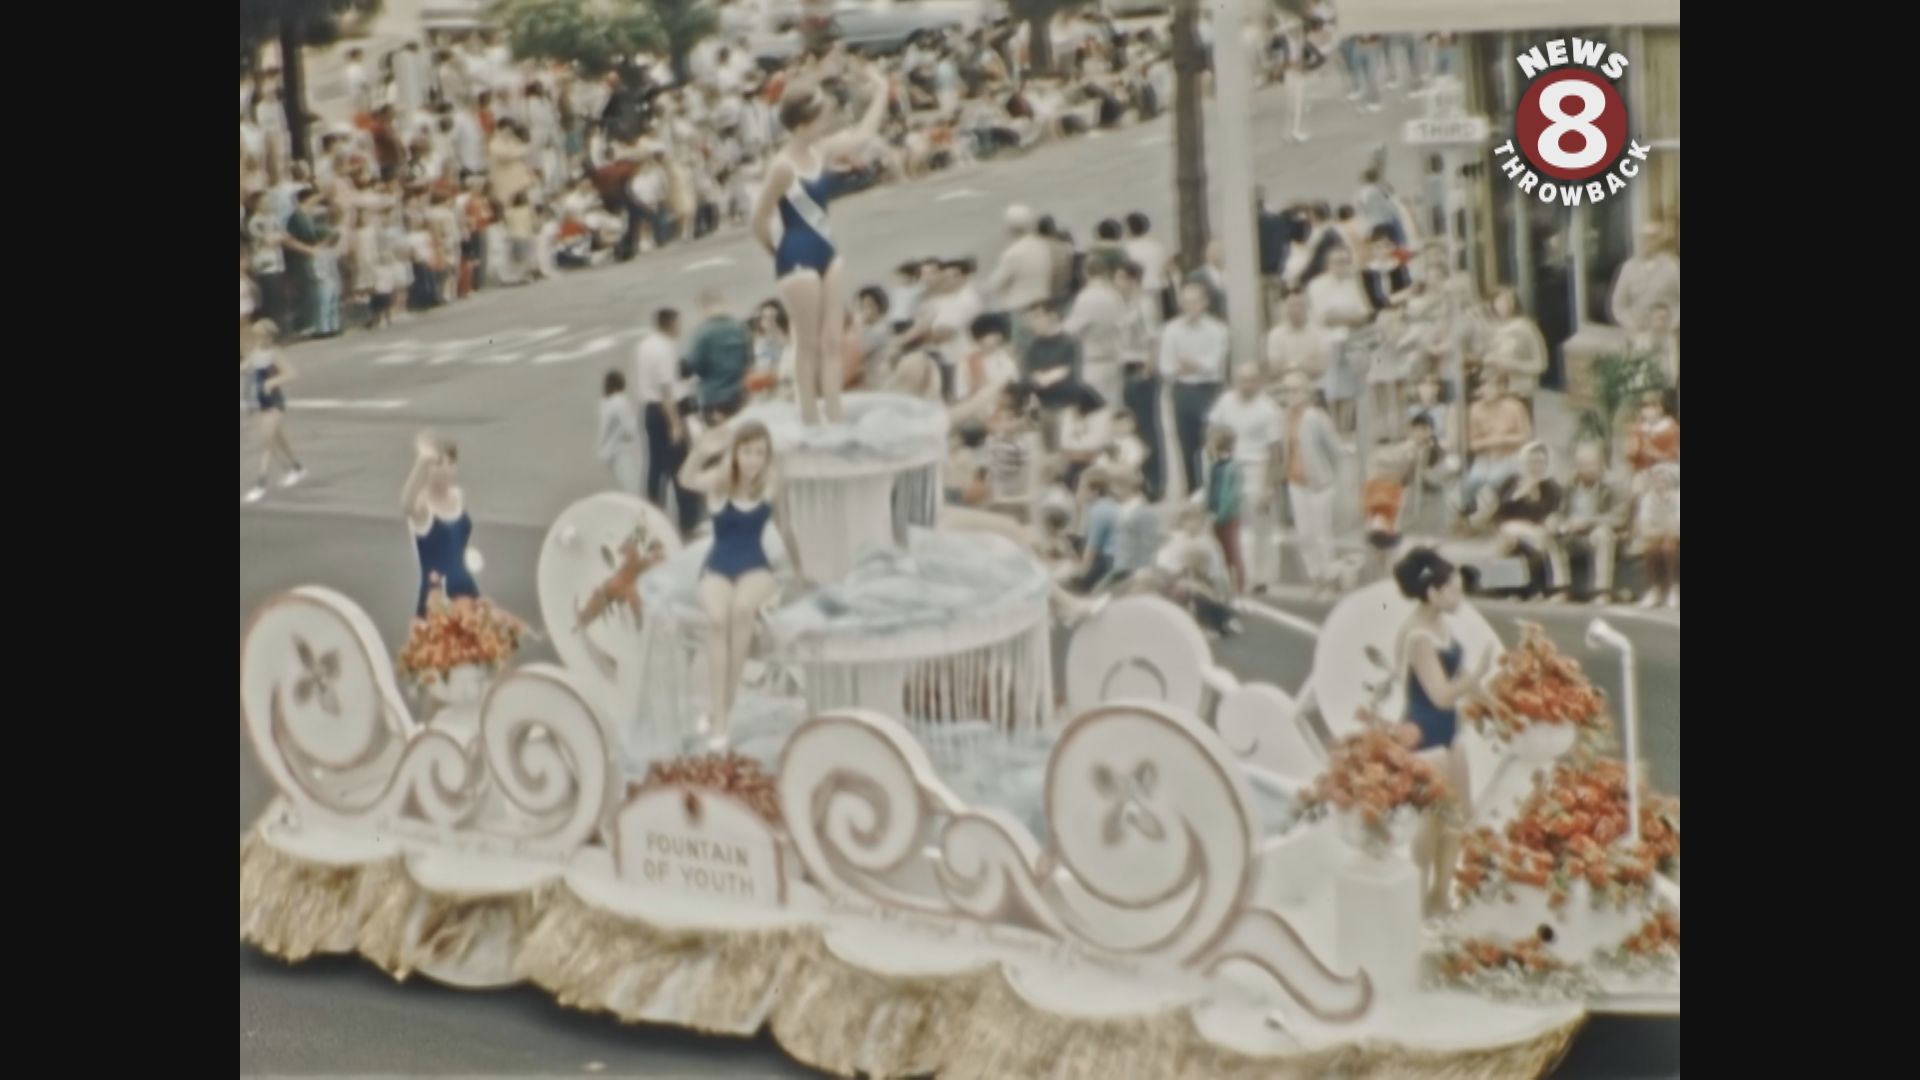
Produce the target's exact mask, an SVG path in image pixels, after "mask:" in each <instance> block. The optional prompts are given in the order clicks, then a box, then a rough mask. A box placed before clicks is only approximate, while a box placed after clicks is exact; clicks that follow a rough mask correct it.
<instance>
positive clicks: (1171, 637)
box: [1067, 596, 1213, 714]
mask: <svg viewBox="0 0 1920 1080" xmlns="http://www.w3.org/2000/svg"><path fill="white" fill-rule="evenodd" d="M1212 666H1213V655H1212V653H1211V652H1210V651H1209V650H1208V648H1207V638H1206V635H1205V634H1203V633H1201V632H1200V628H1199V627H1198V626H1196V625H1194V622H1193V619H1191V618H1190V617H1188V615H1187V613H1186V612H1184V611H1182V610H1180V608H1179V607H1177V606H1176V605H1174V604H1171V603H1169V602H1167V601H1166V600H1163V599H1161V598H1160V597H1157V596H1128V597H1123V598H1121V599H1119V600H1115V601H1114V602H1113V603H1112V604H1110V605H1108V606H1107V608H1106V610H1104V611H1102V612H1101V613H1100V614H1099V615H1098V616H1096V617H1095V618H1093V619H1092V620H1090V621H1088V622H1086V623H1084V624H1082V625H1081V627H1080V629H1079V630H1077V631H1076V632H1075V633H1074V635H1073V641H1072V642H1071V643H1070V644H1069V645H1068V646H1067V708H1068V709H1069V710H1071V711H1073V712H1079V711H1081V710H1083V709H1090V708H1092V707H1093V706H1095V705H1098V704H1100V703H1101V702H1103V701H1117V700H1120V699H1123V698H1124V699H1126V700H1129V701H1158V702H1164V703H1166V704H1168V705H1170V706H1173V707H1174V708H1176V709H1180V710H1183V711H1186V712H1190V713H1195V714H1198V713H1199V712H1200V710H1201V705H1202V703H1203V701H1204V699H1205V696H1206V687H1207V681H1206V673H1207V670H1208V669H1209V668H1211V667H1212Z"/></svg>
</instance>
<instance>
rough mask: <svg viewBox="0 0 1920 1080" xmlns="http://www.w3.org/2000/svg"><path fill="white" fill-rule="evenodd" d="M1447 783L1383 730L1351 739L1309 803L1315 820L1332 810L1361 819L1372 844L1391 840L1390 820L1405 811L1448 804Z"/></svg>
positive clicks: (1335, 754) (1318, 782)
mask: <svg viewBox="0 0 1920 1080" xmlns="http://www.w3.org/2000/svg"><path fill="white" fill-rule="evenodd" d="M1447 798H1448V792H1447V782H1446V781H1445V780H1444V779H1442V778H1441V776H1440V773H1439V771H1438V770H1436V769H1435V768H1434V767H1433V765H1432V764H1430V763H1428V762H1427V761H1424V760H1422V759H1421V758H1420V757H1419V756H1417V755H1416V754H1415V753H1414V752H1413V751H1411V750H1409V749H1407V747H1406V746H1405V745H1404V744H1403V743H1401V742H1400V741H1399V740H1398V739H1395V738H1394V737H1393V736H1392V735H1390V734H1388V733H1387V732H1386V730H1384V729H1383V728H1380V727H1369V728H1368V729H1367V730H1366V731H1363V732H1361V733H1360V734H1358V735H1354V736H1352V737H1350V738H1348V739H1347V740H1346V741H1345V742H1343V743H1341V744H1340V746H1339V747H1338V748H1337V749H1335V750H1334V752H1333V759H1332V761H1331V762H1330V763H1329V764H1328V766H1327V771H1326V772H1324V773H1322V774H1321V775H1320V778H1319V779H1318V780H1316V781H1314V785H1313V787H1312V789H1310V790H1309V791H1308V792H1307V794H1306V797H1305V799H1304V803H1305V809H1306V812H1307V814H1308V815H1309V816H1312V817H1319V816H1322V815H1324V814H1325V813H1326V812H1327V811H1328V810H1329V809H1332V810H1340V811H1346V812H1351V813H1354V814H1356V815H1358V817H1359V820H1360V823H1361V824H1362V825H1363V826H1364V827H1365V828H1366V830H1367V832H1368V834H1369V835H1370V837H1371V838H1373V839H1375V840H1379V841H1388V840H1390V839H1391V833H1390V831H1389V828H1388V823H1389V819H1391V818H1392V817H1393V816H1394V815H1395V814H1396V813H1398V812H1400V811H1402V810H1408V809H1411V810H1416V811H1418V810H1428V809H1431V808H1433V807H1436V806H1439V805H1441V804H1442V803H1444V802H1446V801H1447Z"/></svg>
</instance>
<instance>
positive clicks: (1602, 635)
mask: <svg viewBox="0 0 1920 1080" xmlns="http://www.w3.org/2000/svg"><path fill="white" fill-rule="evenodd" d="M1587 645H1588V646H1589V647H1594V648H1597V647H1599V646H1601V645H1607V646H1610V647H1612V649H1613V650H1614V651H1615V652H1618V653H1619V654H1620V670H1621V673H1622V674H1621V680H1622V682H1623V683H1624V684H1625V685H1624V686H1622V687H1621V693H1622V695H1623V696H1624V697H1625V698H1626V703H1625V706H1624V707H1623V708H1622V709H1621V712H1622V713H1624V714H1625V715H1624V716H1622V717H1621V721H1620V722H1621V724H1622V726H1624V727H1625V728H1626V729H1627V730H1626V741H1627V821H1628V832H1627V838H1628V839H1629V840H1631V841H1632V842H1633V843H1635V844H1638V843H1639V842H1640V688H1639V685H1638V678H1637V675H1636V673H1635V671H1634V662H1633V642H1632V641H1630V640H1628V638H1627V636H1626V635H1625V634H1622V633H1621V632H1620V631H1618V630H1615V629H1614V628H1613V627H1612V626H1610V625H1608V623H1607V621H1606V620H1605V619H1595V620H1593V621H1592V622H1590V623H1588V624H1587Z"/></svg>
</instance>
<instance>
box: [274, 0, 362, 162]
mask: <svg viewBox="0 0 1920 1080" xmlns="http://www.w3.org/2000/svg"><path fill="white" fill-rule="evenodd" d="M379 10H380V0H240V70H241V71H243V72H245V71H251V70H252V69H253V65H254V63H255V62H256V60H257V58H258V57H259V55H260V46H262V45H264V44H266V43H267V42H268V41H274V40H278V41H279V43H280V100H281V101H282V102H284V103H285V107H286V110H287V135H288V137H289V139H290V140H291V141H292V143H293V156H294V157H295V158H297V159H299V160H301V161H307V160H310V159H311V158H312V156H313V147H312V146H311V145H310V142H309V140H308V138H307V89H306V81H307V80H306V65H305V64H304V62H303V60H304V57H303V55H302V53H301V50H302V49H305V48H306V47H307V46H309V45H331V44H333V43H334V42H335V41H338V40H339V39H340V27H341V23H342V22H343V21H345V20H346V19H348V18H350V17H359V18H366V17H370V16H372V15H374V14H375V13H377V12H378V11H379Z"/></svg>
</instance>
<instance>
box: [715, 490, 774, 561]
mask: <svg viewBox="0 0 1920 1080" xmlns="http://www.w3.org/2000/svg"><path fill="white" fill-rule="evenodd" d="M772 516H773V504H771V503H765V502H762V503H757V504H755V505H754V506H752V507H750V508H748V509H746V510H742V509H740V508H739V507H737V506H735V505H733V500H732V499H728V500H727V502H726V504H725V505H724V506H722V507H720V510H719V512H718V513H716V514H714V515H713V549H712V550H711V551H709V552H708V553H707V569H708V570H709V571H711V572H712V573H715V574H718V575H720V576H721V577H723V578H726V579H727V580H728V581H739V580H740V579H741V578H743V577H745V576H746V575H748V574H750V573H752V572H753V571H755V570H767V569H771V568H772V566H773V563H771V562H769V561H768V559H767V551H766V548H764V547H762V546H760V534H761V533H763V532H764V531H766V528H767V519H768V518H769V517H772Z"/></svg>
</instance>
